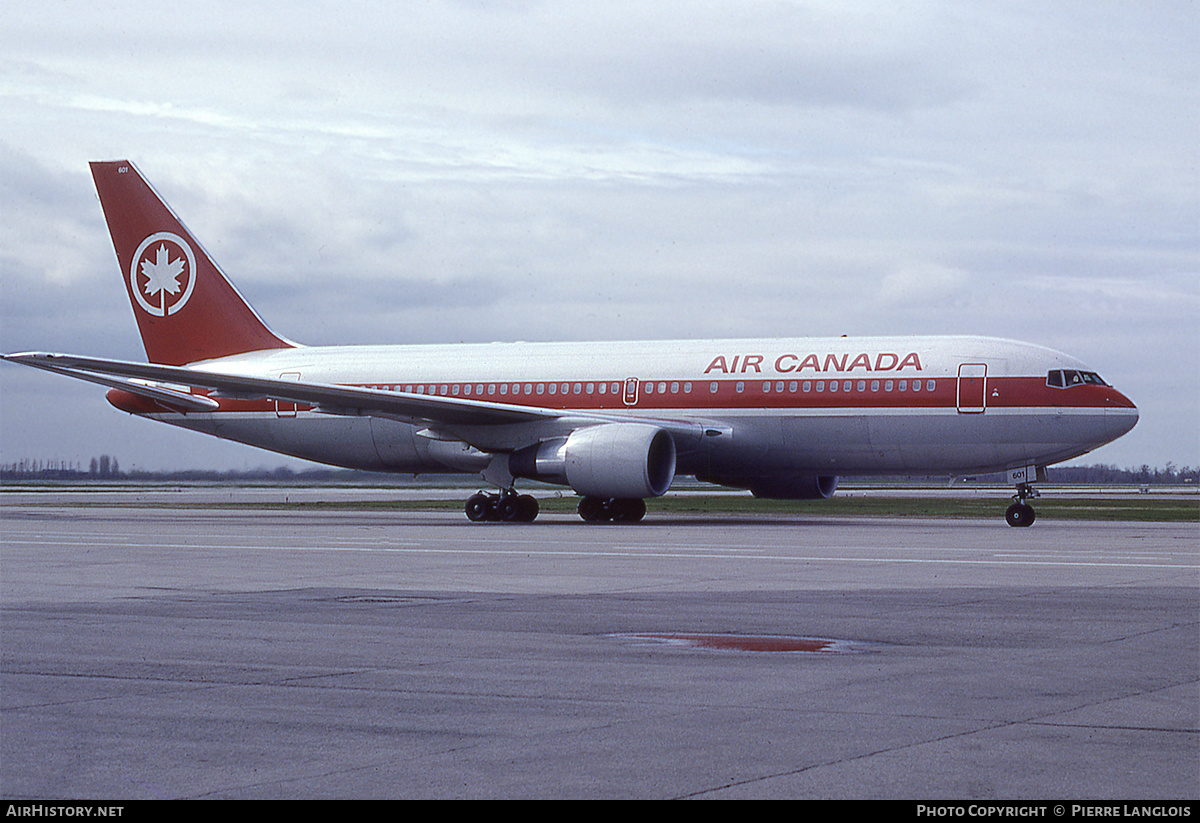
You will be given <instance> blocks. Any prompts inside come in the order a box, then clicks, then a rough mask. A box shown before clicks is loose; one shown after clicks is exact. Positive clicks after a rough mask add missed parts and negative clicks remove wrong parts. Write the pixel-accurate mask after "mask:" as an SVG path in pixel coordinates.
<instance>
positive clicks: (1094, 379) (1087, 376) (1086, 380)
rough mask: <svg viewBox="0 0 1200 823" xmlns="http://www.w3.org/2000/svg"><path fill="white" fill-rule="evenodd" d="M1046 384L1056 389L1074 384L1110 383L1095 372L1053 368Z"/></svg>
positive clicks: (1100, 384)
mask: <svg viewBox="0 0 1200 823" xmlns="http://www.w3.org/2000/svg"><path fill="white" fill-rule="evenodd" d="M1046 385H1047V386H1050V387H1051V388H1055V389H1069V388H1072V387H1073V386H1107V385H1108V384H1107V383H1105V382H1104V381H1103V380H1102V379H1101V378H1100V375H1098V374H1096V373H1095V372H1091V371H1078V370H1077V369H1052V370H1051V371H1050V372H1049V373H1048V374H1047V375H1046Z"/></svg>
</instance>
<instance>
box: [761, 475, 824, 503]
mask: <svg viewBox="0 0 1200 823" xmlns="http://www.w3.org/2000/svg"><path fill="white" fill-rule="evenodd" d="M837 484H838V479H837V478H836V477H822V476H821V475H816V474H801V475H797V476H795V477H771V478H765V479H763V480H761V481H756V482H755V483H754V484H753V485H751V486H750V493H751V494H753V495H754V496H755V497H765V498H768V499H771V500H824V499H826V498H828V497H831V496H832V495H833V492H834V490H835V489H836V488H837Z"/></svg>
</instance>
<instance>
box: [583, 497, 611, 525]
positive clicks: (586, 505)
mask: <svg viewBox="0 0 1200 823" xmlns="http://www.w3.org/2000/svg"><path fill="white" fill-rule="evenodd" d="M607 515H608V504H607V501H606V500H603V499H602V498H599V497H585V498H583V499H582V500H580V501H579V516H580V517H582V518H583V520H584V522H586V523H599V522H600V521H601V520H607V519H608V517H607Z"/></svg>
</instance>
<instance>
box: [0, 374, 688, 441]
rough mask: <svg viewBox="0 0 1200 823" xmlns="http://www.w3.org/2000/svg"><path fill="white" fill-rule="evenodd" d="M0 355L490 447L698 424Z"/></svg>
mask: <svg viewBox="0 0 1200 823" xmlns="http://www.w3.org/2000/svg"><path fill="white" fill-rule="evenodd" d="M0 357H2V358H3V359H4V360H7V361H9V362H12V363H20V364H22V365H25V366H32V367H33V368H37V369H43V370H45V371H50V372H54V373H56V374H62V375H66V376H68V377H75V378H78V379H80V380H86V381H89V382H92V383H99V384H101V385H106V386H110V387H113V388H118V389H122V390H124V391H128V392H130V393H132V394H136V395H140V396H142V397H146V398H149V399H151V400H154V401H156V402H158V403H161V404H163V405H165V406H166V407H167V408H168V409H169V410H172V411H180V412H184V413H193V412H211V411H214V410H215V409H217V408H218V407H219V405H220V404H219V403H218V402H217V400H215V399H214V397H215V398H229V399H237V400H278V401H283V402H286V403H300V404H303V405H306V406H311V407H312V408H313V410H314V411H316V412H319V413H323V414H335V415H364V416H373V417H386V418H389V419H392V420H399V421H401V422H404V423H409V424H412V425H414V426H427V427H432V428H434V429H438V430H443V431H447V432H454V433H456V434H458V435H459V436H461V437H462V439H463V440H464V441H466V442H468V443H470V444H471V445H475V446H478V447H479V448H482V449H485V450H493V449H494V448H495V444H494V442H492V439H491V438H488V437H479V436H478V432H479V431H480V430H481V428H482V429H487V428H495V427H505V428H509V427H518V428H520V427H522V426H529V424H551V426H550V427H546V426H538V425H533V426H532V427H531V432H530V436H529V437H527V438H520V439H522V440H524V443H523V445H527V444H528V443H530V442H536V440H537V439H539V437H540V436H544V434H546V433H549V429H550V428H553V429H559V430H565V431H570V430H573V429H575V428H580V427H583V426H588V425H595V424H600V423H613V422H639V423H650V424H653V425H657V426H659V427H661V428H663V429H666V430H667V431H669V432H671V434H672V435H674V436H675V437H677V438H682V439H684V440H691V439H694V438H696V437H697V431H698V426H697V422H696V421H692V420H689V421H676V420H658V419H647V418H644V417H633V416H626V415H610V414H588V413H586V412H584V413H580V412H577V411H571V412H570V413H566V412H562V411H556V410H553V409H543V408H538V407H535V406H520V405H513V404H504V403H492V402H489V401H486V400H468V399H465V398H458V397H442V396H437V395H428V394H411V393H407V392H396V391H386V390H382V389H371V388H365V387H358V386H345V385H337V384H330V383H310V382H303V381H292V380H279V379H275V378H269V377H251V376H248V375H239V374H225V373H222V372H214V371H207V370H204V369H195V368H187V367H181V366H167V365H160V364H156V363H135V362H131V361H125V360H108V359H103V358H96V357H82V356H78V355H72V354H53V353H47V352H22V353H19V354H6V355H0ZM142 381H151V382H149V383H147V382H142ZM164 384H165V385H164ZM188 389H205V390H207V391H209V392H211V393H212V396H209V395H205V394H195V393H193V392H191V391H188ZM555 424H557V425H555ZM472 432H475V434H472Z"/></svg>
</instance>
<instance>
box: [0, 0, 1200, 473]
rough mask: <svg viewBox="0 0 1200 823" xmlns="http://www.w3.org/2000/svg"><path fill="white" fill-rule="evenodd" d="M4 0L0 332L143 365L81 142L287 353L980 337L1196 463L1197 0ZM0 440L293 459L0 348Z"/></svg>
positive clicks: (200, 461)
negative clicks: (167, 221)
mask: <svg viewBox="0 0 1200 823" xmlns="http://www.w3.org/2000/svg"><path fill="white" fill-rule="evenodd" d="M183 5H184V4H173V3H171V4H168V3H161V2H144V3H138V2H108V3H91V2H89V3H83V2H80V3H76V2H52V1H48V0H39V2H27V1H26V0H15V1H14V0H7V2H5V4H4V15H3V24H2V25H0V112H2V113H0V350H2V351H5V352H14V351H25V350H48V351H62V352H72V353H81V354H94V355H98V356H105V357H116V358H124V359H135V360H137V359H143V358H144V353H143V350H142V348H141V343H140V340H139V338H138V336H137V330H136V327H135V325H134V321H133V317H132V310H131V308H130V306H129V303H128V300H127V298H126V296H125V293H124V290H123V288H122V286H121V279H120V273H119V272H118V270H117V264H116V260H115V256H114V255H113V251H112V246H111V243H110V241H109V239H108V234H107V231H106V229H105V226H104V221H103V217H102V214H101V211H100V206H99V202H98V201H97V199H96V196H95V190H94V188H93V185H92V181H91V178H90V175H89V173H88V168H87V161H89V160H98V159H130V160H133V161H134V162H135V163H136V164H137V165H138V167H139V168H140V169H141V171H142V172H143V173H144V174H145V175H146V177H147V178H148V179H149V180H150V181H151V182H152V183H153V185H154V186H155V187H156V188H157V189H158V191H159V192H160V193H161V194H162V195H163V196H164V197H165V198H166V199H167V200H168V201H169V202H170V203H171V205H172V206H173V208H174V209H175V210H176V212H177V213H178V214H179V215H180V216H181V217H182V218H183V220H184V222H185V223H187V224H188V226H189V227H190V228H191V229H192V230H193V232H195V233H196V234H197V235H198V236H199V237H200V239H201V241H202V242H203V243H204V244H205V246H206V247H207V248H208V250H209V251H210V252H211V253H212V254H213V256H214V257H215V258H216V259H217V260H218V261H219V262H220V264H221V265H222V267H223V268H224V269H225V270H226V272H227V273H228V274H229V275H230V276H231V278H232V279H233V280H234V281H235V283H236V284H237V285H238V287H239V289H240V290H241V291H242V292H243V294H245V295H246V296H247V298H249V299H250V301H251V302H252V303H253V304H254V305H255V307H256V308H257V309H258V311H259V313H260V314H262V315H263V317H264V318H265V319H266V320H267V321H268V323H269V324H270V325H271V326H272V327H273V328H274V329H275V330H276V331H278V332H280V333H281V334H284V335H286V336H288V337H290V338H292V339H295V340H298V341H300V342H304V343H310V344H331V343H406V342H457V341H488V340H558V339H587V340H609V339H663V338H688V337H718V336H735V337H737V336H756V337H757V336H780V337H783V336H805V335H840V334H850V335H876V334H888V335H891V334H984V335H994V336H1000V337H1011V338H1016V339H1021V340H1027V341H1031V342H1035V343H1039V344H1042V345H1046V346H1050V347H1052V348H1056V349H1060V350H1062V351H1065V352H1068V353H1070V354H1072V355H1074V356H1076V357H1078V358H1080V359H1082V360H1083V361H1084V362H1086V363H1088V364H1089V366H1090V367H1091V368H1093V369H1095V370H1097V371H1099V372H1100V373H1101V375H1102V376H1103V377H1104V378H1105V379H1107V380H1108V381H1109V382H1111V383H1113V384H1114V385H1116V386H1117V387H1118V388H1120V389H1121V390H1123V391H1124V392H1125V393H1126V394H1128V395H1129V396H1130V397H1131V398H1132V399H1133V400H1134V402H1136V403H1137V404H1138V406H1139V408H1140V409H1141V420H1140V422H1139V424H1138V426H1137V428H1135V429H1134V430H1133V432H1131V433H1130V434H1129V435H1127V436H1126V437H1124V438H1122V439H1121V440H1119V441H1118V442H1116V443H1114V444H1111V445H1109V446H1106V447H1104V448H1102V449H1100V450H1099V451H1097V452H1094V453H1093V454H1091V455H1088V456H1086V457H1084V458H1082V459H1080V460H1079V461H1076V462H1079V463H1097V462H1103V463H1114V464H1117V465H1119V466H1140V465H1142V464H1143V463H1148V464H1150V465H1157V466H1161V465H1165V464H1166V463H1167V462H1168V461H1170V462H1174V463H1176V464H1177V465H1180V466H1183V465H1191V466H1196V465H1200V365H1198V359H1197V358H1198V356H1200V331H1198V326H1200V162H1198V160H1200V139H1198V135H1200V116H1198V110H1200V88H1198V83H1197V81H1198V78H1200V68H1198V58H1197V55H1198V54H1200V26H1198V15H1200V11H1198V9H1200V3H1196V2H1161V3H1155V2H1137V3H1130V2H1121V3H1118V2H1113V3H1104V2H1078V3H1072V2H1053V3H1047V2H1044V0H1038V1H1037V2H1015V3H1003V2H979V3H969V2H961V0H946V1H945V2H926V3H894V2H872V1H870V0H864V1H863V2H853V0H831V1H830V2H794V3H793V2H753V1H752V0H739V2H731V3H720V4H718V3H700V2H688V3H680V2H670V3H665V2H664V3H659V2H647V0H637V2H629V3H625V2H611V3H607V2H598V3H586V4H584V3H578V4H572V3H561V2H547V3H541V2H521V1H520V0H510V1H509V2H503V1H500V2H475V1H474V0H458V2H440V1H439V0H430V2H421V3H415V2H414V3H377V4H369V3H355V2H345V1H344V0H342V1H341V2H337V3H332V2H289V3H273V4H272V3H246V2H244V1H243V2H236V3H227V2H211V0H210V2H206V3H203V4H188V6H187V7H182V8H180V6H183ZM0 414H2V417H0V462H12V461H15V460H20V459H22V458H29V459H39V460H68V461H80V462H81V463H82V464H83V465H84V466H86V465H87V463H88V460H89V459H90V458H91V457H92V456H93V455H97V454H101V453H109V454H113V455H116V456H117V457H118V459H119V460H120V462H121V466H122V468H126V469H128V468H131V467H135V466H136V467H140V468H147V469H155V468H169V467H178V466H188V467H193V466H196V467H206V468H252V467H256V466H262V465H266V466H276V465H285V464H286V465H292V466H300V465H303V464H300V463H298V462H297V461H290V460H287V459H285V458H282V457H277V456H275V455H271V454H268V453H265V452H260V451H257V450H254V449H251V448H249V447H244V446H238V445H233V444H226V443H222V442H220V441H216V440H213V439H211V438H207V437H204V436H202V435H197V434H193V433H190V432H184V431H181V430H177V429H173V428H171V427H168V426H162V425H159V424H154V423H150V422H146V421H141V420H137V419H135V418H131V417H129V416H127V415H125V414H123V413H121V412H118V411H116V410H115V409H112V408H111V407H110V406H108V404H107V403H106V402H105V400H104V391H103V389H100V388H99V387H96V386H92V385H90V384H86V383H82V382H78V381H73V380H69V379H67V378H62V377H56V376H54V375H50V374H45V373H41V372H36V371H34V370H32V369H26V368H22V367H18V366H14V365H11V364H0Z"/></svg>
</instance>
